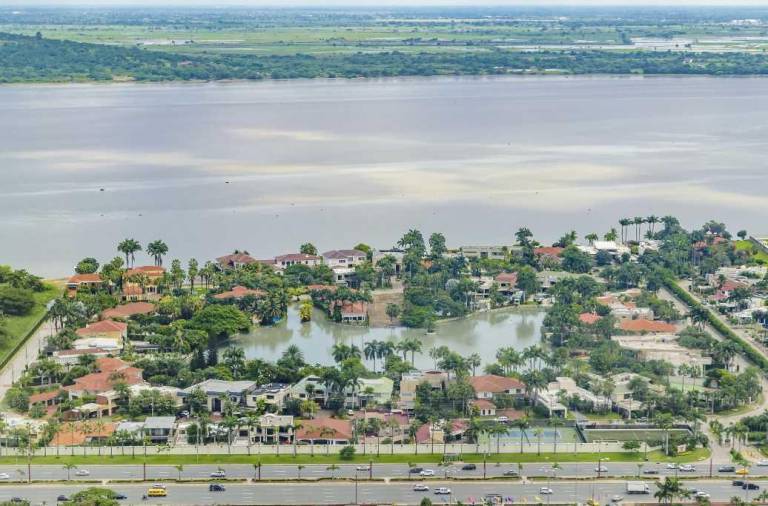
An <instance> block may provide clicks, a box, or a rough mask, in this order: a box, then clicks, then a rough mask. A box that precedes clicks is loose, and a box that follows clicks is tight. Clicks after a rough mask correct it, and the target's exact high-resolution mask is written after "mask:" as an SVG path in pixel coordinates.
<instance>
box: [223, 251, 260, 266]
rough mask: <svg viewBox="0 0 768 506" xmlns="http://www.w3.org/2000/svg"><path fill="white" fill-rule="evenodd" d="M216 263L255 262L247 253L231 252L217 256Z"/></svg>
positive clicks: (231, 264)
mask: <svg viewBox="0 0 768 506" xmlns="http://www.w3.org/2000/svg"><path fill="white" fill-rule="evenodd" d="M216 261H217V262H218V263H220V264H221V265H230V266H233V265H235V264H246V265H247V264H253V263H256V259H255V258H253V257H252V256H251V255H249V254H248V253H232V254H231V255H224V256H223V257H219V258H217V259H216Z"/></svg>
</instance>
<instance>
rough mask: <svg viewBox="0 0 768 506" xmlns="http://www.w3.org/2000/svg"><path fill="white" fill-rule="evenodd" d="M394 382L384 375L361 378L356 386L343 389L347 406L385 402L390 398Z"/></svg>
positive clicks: (353, 406)
mask: <svg viewBox="0 0 768 506" xmlns="http://www.w3.org/2000/svg"><path fill="white" fill-rule="evenodd" d="M394 384H395V382H394V381H392V380H391V379H389V378H387V377H386V376H382V377H380V378H361V379H360V380H358V385H357V388H355V389H352V388H351V387H347V388H346V389H345V390H344V394H345V397H346V404H347V406H348V407H352V408H356V407H358V406H361V407H364V406H369V405H375V404H386V403H388V402H390V401H391V400H392V389H393V388H394Z"/></svg>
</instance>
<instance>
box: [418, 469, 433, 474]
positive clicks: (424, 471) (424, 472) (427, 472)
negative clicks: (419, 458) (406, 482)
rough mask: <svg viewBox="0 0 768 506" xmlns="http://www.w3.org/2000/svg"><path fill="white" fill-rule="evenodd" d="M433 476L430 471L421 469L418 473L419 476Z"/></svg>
mask: <svg viewBox="0 0 768 506" xmlns="http://www.w3.org/2000/svg"><path fill="white" fill-rule="evenodd" d="M434 475H435V471H434V470H432V469H423V470H422V471H421V472H420V473H419V476H434Z"/></svg>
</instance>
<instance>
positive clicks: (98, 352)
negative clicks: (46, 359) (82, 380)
mask: <svg viewBox="0 0 768 506" xmlns="http://www.w3.org/2000/svg"><path fill="white" fill-rule="evenodd" d="M110 353H112V351H110V350H105V349H102V348H91V347H88V346H86V347H84V348H80V349H71V350H58V351H55V352H53V360H55V361H56V362H58V363H59V364H61V365H63V366H65V367H71V366H73V365H76V364H77V363H78V362H79V361H80V357H81V356H83V355H93V356H94V357H96V358H100V357H106V356H108V355H109V354H110Z"/></svg>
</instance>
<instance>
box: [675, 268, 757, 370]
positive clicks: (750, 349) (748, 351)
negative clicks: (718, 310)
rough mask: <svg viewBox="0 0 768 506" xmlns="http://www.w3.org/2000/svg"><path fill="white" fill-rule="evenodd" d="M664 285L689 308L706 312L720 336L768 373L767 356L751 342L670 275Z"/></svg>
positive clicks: (708, 319)
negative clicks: (734, 344)
mask: <svg viewBox="0 0 768 506" xmlns="http://www.w3.org/2000/svg"><path fill="white" fill-rule="evenodd" d="M664 286H666V287H667V288H668V289H669V290H670V291H671V292H672V293H673V294H675V296H676V297H677V298H678V299H680V300H681V301H683V302H684V303H685V304H687V305H688V307H690V308H692V309H693V308H700V309H703V310H704V311H706V313H707V323H709V325H711V326H712V328H714V329H715V330H716V331H717V332H718V333H719V334H720V335H721V336H723V337H724V338H725V339H728V340H729V341H732V342H734V343H736V345H737V346H738V347H739V349H740V350H741V352H742V353H744V355H746V357H747V358H748V359H749V360H750V361H751V362H753V363H754V364H755V365H757V366H758V367H759V368H760V369H762V370H763V371H764V372H766V373H768V358H766V357H765V355H763V354H762V353H761V352H760V351H758V350H757V349H756V348H755V347H754V346H752V344H750V343H748V342H747V341H745V340H744V339H742V338H741V337H739V336H738V335H737V334H736V333H735V332H734V331H733V330H731V329H730V328H729V327H728V326H727V325H725V324H724V323H723V322H722V321H720V319H719V318H717V317H716V316H715V315H714V314H712V311H710V310H709V309H707V308H706V307H704V305H703V304H702V303H701V302H699V301H698V300H696V299H695V298H694V297H693V296H692V295H691V294H690V293H688V291H687V290H685V289H683V288H681V287H680V285H678V284H677V280H675V279H674V278H672V277H665V278H664Z"/></svg>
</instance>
